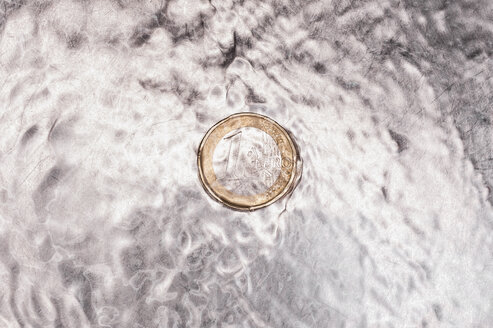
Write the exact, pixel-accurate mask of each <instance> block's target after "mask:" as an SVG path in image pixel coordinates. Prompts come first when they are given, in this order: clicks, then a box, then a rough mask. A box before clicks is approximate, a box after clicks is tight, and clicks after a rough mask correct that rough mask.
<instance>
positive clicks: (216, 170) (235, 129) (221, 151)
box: [197, 113, 301, 211]
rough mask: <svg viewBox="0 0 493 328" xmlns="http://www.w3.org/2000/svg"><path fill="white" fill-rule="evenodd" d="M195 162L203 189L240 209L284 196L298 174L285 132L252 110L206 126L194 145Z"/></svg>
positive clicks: (297, 163)
mask: <svg viewBox="0 0 493 328" xmlns="http://www.w3.org/2000/svg"><path fill="white" fill-rule="evenodd" d="M197 162H198V168H199V176H200V180H201V182H202V185H203V186H204V189H205V190H206V191H207V193H208V194H209V195H210V196H211V197H212V198H214V199H215V200H217V201H218V202H220V203H222V204H224V205H226V206H228V207H230V208H233V209H237V210H244V211H248V210H250V211H252V210H256V209H259V208H262V207H265V206H267V205H270V204H272V203H273V202H275V201H276V200H278V199H280V198H281V197H283V196H285V195H286V194H288V193H289V192H291V191H292V190H293V189H294V187H295V186H296V184H297V182H298V180H299V178H300V173H301V161H300V158H299V154H298V149H297V147H296V145H295V143H294V141H293V139H292V138H291V136H290V135H289V133H288V132H287V131H286V130H285V129H284V128H283V127H281V126H280V125H279V124H278V123H276V122H275V121H274V120H272V119H270V118H268V117H266V116H263V115H260V114H256V113H238V114H234V115H231V116H229V117H227V118H225V119H224V120H222V121H220V122H218V123H217V124H216V125H214V126H213V127H212V128H210V129H209V131H208V132H207V133H206V135H205V136H204V138H203V139H202V142H201V143H200V146H199V150H198V157H197Z"/></svg>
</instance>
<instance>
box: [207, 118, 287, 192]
mask: <svg viewBox="0 0 493 328" xmlns="http://www.w3.org/2000/svg"><path fill="white" fill-rule="evenodd" d="M212 167H213V169H214V173H215V175H216V178H217V180H218V182H219V183H220V184H222V185H223V186H224V187H225V188H226V189H228V190H229V191H231V192H233V193H235V194H238V195H242V196H252V195H256V194H261V193H264V192H266V191H267V190H268V189H269V188H270V187H271V186H272V185H273V184H274V182H276V180H277V178H278V177H279V174H280V173H281V153H280V151H279V148H278V147H277V144H276V142H275V141H274V139H272V137H271V136H270V135H268V134H267V133H265V132H264V131H262V130H260V129H257V128H254V127H244V128H240V129H236V130H233V131H231V132H230V133H228V134H226V135H225V136H224V137H223V138H222V139H221V141H219V143H218V144H217V146H216V149H215V150H214V154H213V157H212Z"/></svg>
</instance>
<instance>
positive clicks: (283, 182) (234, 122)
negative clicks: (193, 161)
mask: <svg viewBox="0 0 493 328" xmlns="http://www.w3.org/2000/svg"><path fill="white" fill-rule="evenodd" d="M252 124H253V125H252ZM243 127H255V128H258V129H260V130H262V131H264V132H265V133H267V134H268V135H269V136H271V138H272V139H274V141H275V142H276V144H277V147H278V148H279V150H280V151H281V172H280V174H279V177H278V179H277V180H276V182H274V184H273V185H272V186H271V187H270V188H269V189H268V190H267V191H266V192H264V193H261V194H257V195H252V196H242V195H237V194H234V193H232V192H230V191H229V190H227V189H226V188H225V187H224V186H222V185H220V184H219V183H215V182H216V176H215V174H214V170H213V168H212V156H213V154H214V150H215V148H216V146H217V144H218V143H219V141H220V140H221V139H222V138H223V137H224V136H225V135H226V134H227V133H229V132H230V131H232V130H235V129H238V128H243ZM275 130H277V131H278V132H279V133H278V134H277V135H273V134H272V133H271V131H275ZM289 162H290V163H289ZM197 165H198V169H199V177H200V181H201V183H202V186H203V187H204V189H205V191H206V192H207V193H208V194H209V195H210V196H211V197H212V198H213V199H214V200H216V201H218V202H219V203H221V204H223V205H226V206H228V207H230V208H232V209H236V210H240V211H253V210H257V209H260V208H263V207H266V206H269V205H271V204H272V203H274V202H276V201H277V200H279V199H280V198H282V197H283V196H285V195H286V194H287V193H289V192H290V191H291V190H292V188H293V187H294V185H295V179H296V172H297V165H298V151H297V148H296V146H295V143H294V141H293V140H292V138H291V136H290V135H289V133H288V132H287V131H286V130H285V129H284V128H283V127H282V126H281V125H280V124H278V123H277V122H276V121H274V120H273V119H271V118H269V117H267V116H264V115H261V114H257V113H252V112H242V113H236V114H233V115H230V116H228V117H226V118H224V119H223V120H221V121H219V122H218V123H216V124H214V126H212V127H211V128H210V129H209V130H208V131H207V133H206V134H205V136H204V137H203V138H202V141H201V142H200V145H199V149H198V153H197Z"/></svg>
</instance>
